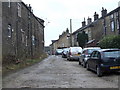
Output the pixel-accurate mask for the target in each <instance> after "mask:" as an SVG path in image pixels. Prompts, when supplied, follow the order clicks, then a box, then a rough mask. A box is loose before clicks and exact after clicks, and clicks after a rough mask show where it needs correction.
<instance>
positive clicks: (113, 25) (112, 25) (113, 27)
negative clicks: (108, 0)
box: [111, 21, 115, 31]
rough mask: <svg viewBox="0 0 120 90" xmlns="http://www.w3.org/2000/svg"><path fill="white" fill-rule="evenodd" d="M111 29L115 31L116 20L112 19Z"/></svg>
mask: <svg viewBox="0 0 120 90" xmlns="http://www.w3.org/2000/svg"><path fill="white" fill-rule="evenodd" d="M111 31H115V24H114V21H111Z"/></svg>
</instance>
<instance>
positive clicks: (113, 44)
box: [99, 35, 120, 49]
mask: <svg viewBox="0 0 120 90" xmlns="http://www.w3.org/2000/svg"><path fill="white" fill-rule="evenodd" d="M99 46H100V47H101V48H119V49H120V35H118V36H116V35H110V36H106V37H104V38H103V39H102V40H101V41H100V43H99Z"/></svg>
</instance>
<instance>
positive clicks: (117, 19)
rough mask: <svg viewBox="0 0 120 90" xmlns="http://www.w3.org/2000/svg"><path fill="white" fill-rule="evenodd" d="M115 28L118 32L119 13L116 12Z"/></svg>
mask: <svg viewBox="0 0 120 90" xmlns="http://www.w3.org/2000/svg"><path fill="white" fill-rule="evenodd" d="M116 27H117V29H118V30H119V13H118V12H116Z"/></svg>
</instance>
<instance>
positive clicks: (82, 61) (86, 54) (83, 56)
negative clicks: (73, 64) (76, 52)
mask: <svg viewBox="0 0 120 90" xmlns="http://www.w3.org/2000/svg"><path fill="white" fill-rule="evenodd" d="M100 49H101V48H100V47H88V48H84V49H83V50H82V54H81V55H80V58H79V65H82V66H83V67H84V68H85V67H86V62H87V60H88V59H89V56H90V54H91V53H92V52H93V51H96V50H100Z"/></svg>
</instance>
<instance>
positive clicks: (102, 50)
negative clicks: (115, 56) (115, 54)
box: [98, 49, 120, 52]
mask: <svg viewBox="0 0 120 90" xmlns="http://www.w3.org/2000/svg"><path fill="white" fill-rule="evenodd" d="M114 50H115V51H120V49H100V50H98V51H99V52H105V51H114Z"/></svg>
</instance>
